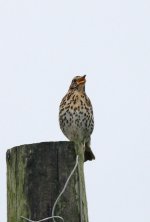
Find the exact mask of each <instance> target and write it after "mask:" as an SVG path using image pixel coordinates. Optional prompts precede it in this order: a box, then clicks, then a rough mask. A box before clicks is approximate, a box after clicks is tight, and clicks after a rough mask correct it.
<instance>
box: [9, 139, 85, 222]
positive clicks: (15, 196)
mask: <svg viewBox="0 0 150 222" xmlns="http://www.w3.org/2000/svg"><path fill="white" fill-rule="evenodd" d="M6 159H7V215H8V220H7V222H24V219H22V218H21V216H24V217H27V218H29V219H32V220H41V219H43V218H47V217H50V216H51V215H52V208H53V205H54V202H55V200H56V198H57V197H58V195H59V194H60V192H61V190H62V189H63V187H64V184H65V182H66V180H67V178H68V176H69V175H70V173H71V171H72V169H73V167H74V165H75V162H76V153H75V145H74V143H72V142H43V143H37V144H30V145H22V146H18V147H14V148H12V149H9V150H8V151H7V155H6ZM79 172H80V173H79ZM79 174H80V178H79ZM80 195H81V196H80ZM81 209H82V212H81ZM55 215H56V216H61V217H63V218H64V221H65V222H81V221H82V222H88V212H87V202H86V192H85V184H84V171H83V161H81V160H80V159H79V166H78V168H77V169H76V171H75V172H74V174H73V176H72V178H71V179H70V181H69V184H68V186H67V188H66V190H65V192H64V194H63V195H62V197H61V199H60V200H59V202H58V204H57V206H56V210H55ZM81 217H82V219H81ZM50 221H52V220H51V219H50V220H49V222H50ZM55 221H56V222H60V219H55Z"/></svg>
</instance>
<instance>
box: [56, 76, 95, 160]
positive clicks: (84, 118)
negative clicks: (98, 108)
mask: <svg viewBox="0 0 150 222" xmlns="http://www.w3.org/2000/svg"><path fill="white" fill-rule="evenodd" d="M85 77H86V75H84V76H76V77H74V78H73V80H72V82H71V85H70V87H69V90H68V92H67V94H66V95H65V96H64V98H63V99H62V101H61V104H60V107H59V124H60V128H61V130H62V132H63V133H64V135H65V136H66V137H67V138H68V139H69V140H70V141H74V142H75V143H82V144H83V146H84V161H87V160H93V159H95V156H94V154H93V152H92V150H91V147H90V140H91V134H92V131H93V128H94V118H93V108H92V104H91V101H90V99H89V98H88V96H87V95H86V93H85V83H86V79H85Z"/></svg>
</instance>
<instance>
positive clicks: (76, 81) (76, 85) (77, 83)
mask: <svg viewBox="0 0 150 222" xmlns="http://www.w3.org/2000/svg"><path fill="white" fill-rule="evenodd" d="M85 77H86V75H84V76H75V77H74V78H73V80H72V82H71V85H70V88H69V90H78V91H85V83H86V79H85Z"/></svg>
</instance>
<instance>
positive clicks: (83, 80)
mask: <svg viewBox="0 0 150 222" xmlns="http://www.w3.org/2000/svg"><path fill="white" fill-rule="evenodd" d="M85 77H86V75H84V76H82V77H81V78H79V79H78V80H77V83H78V85H80V84H84V83H85V82H86V79H85Z"/></svg>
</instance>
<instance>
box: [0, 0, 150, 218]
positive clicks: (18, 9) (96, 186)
mask: <svg viewBox="0 0 150 222" xmlns="http://www.w3.org/2000/svg"><path fill="white" fill-rule="evenodd" d="M80 74H81V75H84V74H86V75H87V85H86V91H87V94H88V96H89V97H90V99H91V101H92V104H93V108H94V114H95V130H94V133H93V135H92V149H93V151H94V153H95V155H96V161H93V162H87V163H86V164H85V176H86V188H87V198H88V210H89V221H90V222H135V221H136V222H150V1H149V0H147V1H146V0H141V1H140V0H126V1H122V0H113V1H112V0H105V1H100V0H97V1H96V0H91V1H88V0H86V1H85V0H84V1H83V0H76V1H71V0H68V1H67V0H61V1H58V0H55V1H52V0H0V181H1V182H0V217H1V221H3V222H6V164H5V153H6V150H7V149H8V148H11V147H13V146H16V145H20V144H27V143H34V142H41V141H58V140H66V138H65V137H64V136H63V134H62V132H61V130H60V129H59V124H58V107H59V103H60V101H61V99H62V97H63V96H64V94H65V93H66V92H67V90H68V87H69V84H70V81H71V79H72V78H73V77H74V76H75V75H80Z"/></svg>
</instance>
